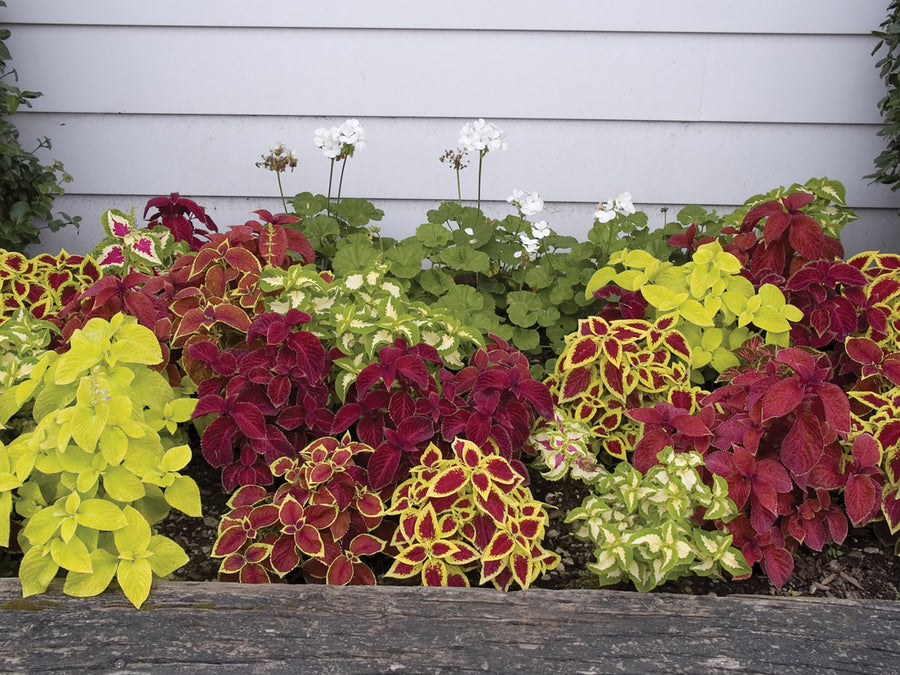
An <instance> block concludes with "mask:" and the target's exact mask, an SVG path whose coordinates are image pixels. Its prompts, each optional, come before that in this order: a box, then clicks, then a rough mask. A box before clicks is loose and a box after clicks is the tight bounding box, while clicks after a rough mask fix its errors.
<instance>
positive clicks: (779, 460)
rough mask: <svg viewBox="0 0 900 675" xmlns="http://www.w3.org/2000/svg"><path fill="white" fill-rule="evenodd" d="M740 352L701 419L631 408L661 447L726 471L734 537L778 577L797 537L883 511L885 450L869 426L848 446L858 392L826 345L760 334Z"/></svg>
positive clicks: (828, 537)
mask: <svg viewBox="0 0 900 675" xmlns="http://www.w3.org/2000/svg"><path fill="white" fill-rule="evenodd" d="M737 353H738V355H739V357H740V358H741V360H742V364H741V365H740V366H738V367H737V368H733V369H731V370H729V371H726V372H725V373H723V374H722V377H721V380H722V382H723V386H721V387H719V388H718V389H716V390H714V391H713V392H711V393H704V394H701V395H699V396H698V397H697V405H698V412H696V413H695V414H694V418H695V421H694V422H688V421H687V419H686V418H685V417H684V415H685V414H686V413H687V408H686V407H682V408H678V407H674V406H673V407H669V406H661V405H659V404H657V406H656V407H655V408H654V409H643V410H632V411H630V412H629V415H630V416H632V417H634V418H636V419H641V420H642V421H644V422H645V425H646V427H647V428H648V436H649V437H650V439H651V440H653V439H655V440H653V443H651V441H647V443H651V444H652V445H653V447H656V446H657V445H660V444H661V443H665V444H666V445H672V446H673V447H675V448H676V449H697V450H699V451H701V452H705V453H706V455H705V467H706V469H707V470H708V471H710V472H712V473H713V474H716V475H719V476H722V477H723V478H725V480H726V482H727V483H728V496H729V497H730V498H731V499H732V500H733V501H734V502H735V504H736V505H737V506H738V509H739V510H740V511H741V516H740V517H739V518H738V519H736V520H735V521H732V522H730V523H729V524H728V529H729V531H730V532H731V533H732V534H733V536H734V542H735V545H736V546H738V547H739V548H740V549H741V550H742V552H743V553H744V555H745V557H746V558H747V561H748V562H749V563H751V564H752V563H754V562H759V563H760V564H761V565H762V567H763V570H764V571H765V573H766V574H768V575H769V577H770V578H771V579H772V581H773V583H775V584H776V585H777V586H779V587H780V586H782V585H783V584H784V583H786V581H787V579H788V578H789V577H790V574H791V572H792V569H793V552H794V551H795V550H796V549H797V547H798V546H799V545H801V544H804V545H806V546H809V547H810V548H813V549H816V550H821V549H822V547H823V546H824V545H825V544H826V543H828V542H829V541H834V542H837V543H840V542H842V541H843V539H844V537H845V536H846V534H847V527H848V519H849V521H850V522H852V524H853V525H855V526H858V525H862V524H864V523H866V522H869V521H870V520H872V519H873V518H875V517H877V516H878V515H879V514H880V513H881V511H882V508H883V504H884V503H886V502H885V501H883V499H882V485H883V484H884V479H883V473H882V470H881V468H880V464H881V458H882V453H881V449H880V446H879V444H878V442H877V441H876V440H875V439H874V438H873V437H872V436H871V435H869V434H859V433H856V435H855V436H854V440H853V444H852V448H851V449H850V451H849V452H847V451H845V450H844V447H845V446H846V445H847V439H848V438H849V437H850V435H851V433H852V429H851V409H850V402H849V399H848V397H847V394H845V393H844V391H843V390H842V389H841V388H840V387H839V386H837V385H836V384H834V382H833V378H834V368H833V367H832V365H831V362H830V360H829V359H828V357H827V355H825V354H823V353H821V352H817V351H815V350H813V349H810V348H798V347H791V348H779V347H776V346H773V345H764V344H763V343H762V341H761V339H759V338H753V339H751V340H748V341H747V342H746V343H745V344H744V346H743V347H742V348H740V349H739V350H737ZM704 429H708V432H709V433H708V434H706V433H703V431H704ZM657 437H658V438H657ZM840 492H843V506H842V505H841V503H840V501H839V500H838V499H837V496H838V494H839V493H840Z"/></svg>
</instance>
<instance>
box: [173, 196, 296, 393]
mask: <svg viewBox="0 0 900 675" xmlns="http://www.w3.org/2000/svg"><path fill="white" fill-rule="evenodd" d="M255 213H256V214H257V215H258V216H259V217H260V220H261V221H262V222H259V221H255V220H249V221H247V222H246V223H244V224H243V225H239V226H236V227H232V228H231V229H229V231H228V232H227V233H224V234H223V233H215V234H212V235H210V241H209V242H207V243H206V244H204V245H203V246H202V247H201V248H200V249H199V250H198V251H196V252H194V253H189V254H187V255H183V256H181V257H180V258H179V259H178V260H177V262H176V263H175V264H174V265H173V267H172V271H171V278H172V281H173V284H174V286H175V288H176V289H177V290H176V293H175V296H174V297H173V299H172V303H171V309H172V312H173V314H174V317H173V323H172V337H171V348H173V349H176V348H182V349H183V350H184V351H185V352H186V355H183V358H182V363H183V366H184V369H185V370H186V371H187V373H188V374H189V375H191V377H192V378H193V379H194V381H195V382H198V383H199V382H200V381H201V380H202V379H204V377H206V376H208V374H209V373H207V372H204V371H203V369H202V368H201V367H199V366H197V365H196V364H194V363H193V361H192V357H191V356H190V351H189V350H187V349H186V347H188V346H189V345H191V344H194V343H196V342H203V341H212V342H217V343H218V344H220V345H221V346H222V347H226V348H227V347H230V346H233V345H237V344H241V343H242V342H244V340H245V336H246V333H247V331H248V329H249V327H250V323H251V321H252V318H253V317H254V316H255V315H256V314H259V313H261V312H264V311H265V306H264V302H263V299H262V291H261V289H260V287H259V278H260V273H261V271H262V269H263V268H264V267H265V266H272V267H282V266H283V267H290V266H291V265H292V264H294V263H295V262H298V261H299V262H304V263H309V262H312V259H313V251H312V248H311V247H310V245H309V242H308V241H307V240H306V238H305V237H304V236H303V235H302V234H300V233H299V232H297V231H296V230H293V229H290V228H289V227H287V226H288V225H291V224H292V223H294V222H295V221H296V218H295V217H293V216H286V215H284V214H274V215H273V214H271V213H269V212H268V211H265V210H259V211H256V212H255ZM295 256H296V257H295Z"/></svg>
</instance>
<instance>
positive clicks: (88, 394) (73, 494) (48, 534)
mask: <svg viewBox="0 0 900 675" xmlns="http://www.w3.org/2000/svg"><path fill="white" fill-rule="evenodd" d="M70 347H71V348H70V350H69V351H68V352H66V353H64V354H62V355H60V354H57V353H56V352H52V351H48V352H45V353H44V355H43V356H42V357H41V358H40V360H39V361H38V362H37V364H35V365H34V367H33V368H32V369H31V373H30V376H29V379H27V380H24V381H23V382H21V383H20V384H18V385H15V386H14V387H11V388H10V389H8V390H7V391H6V392H4V393H3V395H2V396H0V422H4V421H5V420H6V419H8V418H9V416H10V415H12V414H14V413H15V412H16V411H17V410H18V409H19V408H20V407H21V406H22V405H23V404H25V402H27V401H29V400H33V402H34V407H33V415H34V420H35V422H36V424H37V426H36V427H35V428H34V430H33V431H31V432H29V433H26V434H23V435H21V436H18V437H17V438H16V439H15V440H14V441H12V442H11V443H10V444H9V445H8V446H5V447H0V544H2V545H8V543H9V537H10V518H11V517H12V516H13V514H14V513H15V515H17V516H18V517H20V518H21V519H22V521H23V527H22V530H21V532H20V534H19V543H20V545H21V546H22V549H23V551H24V552H25V555H24V558H23V559H22V564H21V567H20V570H19V579H20V581H21V583H22V592H23V594H24V595H25V596H28V595H33V594H35V593H42V592H43V591H44V590H46V588H47V585H48V584H49V583H50V580H51V579H53V577H55V576H56V575H57V573H58V571H59V570H60V568H62V569H64V570H66V571H67V572H68V574H67V576H66V582H65V587H64V590H65V592H66V593H68V594H70V595H79V596H83V595H96V594H97V593H100V592H101V591H103V590H104V589H105V588H106V587H107V586H108V585H109V583H110V581H111V580H112V579H113V578H115V579H116V580H117V581H118V583H119V586H120V587H121V588H122V590H123V591H124V592H125V595H126V596H127V597H128V599H129V600H130V601H131V602H132V603H133V604H134V605H135V606H140V605H141V604H142V603H143V602H144V600H145V599H146V598H147V595H148V593H149V592H150V584H151V581H152V579H153V577H154V576H165V575H168V574H170V573H171V572H173V571H174V570H176V569H177V568H178V567H180V566H182V565H183V564H184V563H186V562H187V560H188V558H187V555H186V554H185V553H184V551H183V550H182V549H181V547H180V546H178V544H176V543H175V542H173V541H171V540H170V539H167V538H166V537H163V536H160V535H156V534H154V533H153V530H152V525H153V524H154V523H156V522H159V521H160V520H162V519H163V518H165V517H166V516H167V515H168V513H169V509H170V507H175V508H177V509H179V510H181V511H183V512H184V513H187V514H188V515H191V516H200V515H201V509H200V491H199V489H198V487H197V484H196V483H195V482H194V480H193V479H192V478H190V477H188V476H184V475H182V474H181V473H180V471H181V470H182V469H183V468H184V467H185V466H186V465H187V464H188V463H189V462H190V459H191V450H190V448H189V447H188V445H186V444H185V443H184V442H183V441H184V439H183V438H182V434H181V432H180V431H179V430H178V428H177V425H178V424H179V423H181V422H186V421H188V420H189V419H190V416H191V413H192V412H193V410H194V407H195V405H196V400H194V399H189V398H185V397H180V398H179V397H176V392H175V391H174V390H173V389H172V387H171V386H170V385H169V383H168V381H167V380H166V379H165V378H164V377H163V376H162V375H161V374H160V373H158V372H157V371H156V370H154V369H153V368H152V367H151V366H153V365H156V364H158V363H159V362H160V361H161V360H162V353H161V350H160V346H159V342H158V341H157V339H156V337H155V336H154V335H153V332H152V331H150V330H149V329H147V328H144V327H143V326H140V325H138V324H137V322H136V321H135V319H134V318H132V317H125V316H124V315H122V314H117V315H115V316H114V317H112V319H111V320H110V321H104V320H102V319H97V318H95V319H91V320H90V321H88V323H87V324H86V325H85V326H84V328H83V329H81V330H77V331H75V332H74V333H73V334H72V337H71V339H70Z"/></svg>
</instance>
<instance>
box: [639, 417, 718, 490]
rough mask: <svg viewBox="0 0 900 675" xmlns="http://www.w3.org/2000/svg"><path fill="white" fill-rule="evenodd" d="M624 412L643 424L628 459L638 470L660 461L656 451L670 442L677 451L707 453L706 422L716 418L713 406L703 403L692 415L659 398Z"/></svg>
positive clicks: (708, 441) (658, 451) (709, 434)
mask: <svg viewBox="0 0 900 675" xmlns="http://www.w3.org/2000/svg"><path fill="white" fill-rule="evenodd" d="M626 414H627V415H628V416H629V417H630V418H631V419H633V420H637V421H638V422H643V424H644V429H643V433H642V434H641V437H640V440H639V441H638V442H637V445H635V448H634V457H633V458H632V462H631V463H632V464H633V465H634V468H636V469H637V470H638V471H640V472H641V473H646V472H647V470H648V469H649V468H650V467H652V466H654V465H656V464H658V463H659V460H658V459H657V455H658V454H659V453H660V451H661V450H662V449H663V448H665V447H668V446H671V447H672V448H674V449H675V451H676V452H688V451H691V450H694V451H696V452H699V453H700V454H701V455H704V454H706V451H707V449H708V448H709V443H710V439H711V438H712V432H711V431H710V430H709V425H711V424H712V423H713V421H714V418H715V411H714V409H713V407H712V406H706V407H704V408H702V409H701V410H700V411H698V413H697V415H692V414H691V412H690V410H688V409H686V408H683V407H680V406H677V405H674V404H672V403H669V402H667V401H660V402H659V403H656V404H655V405H654V406H653V407H652V408H634V409H632V410H629V411H628V412H627V413H626Z"/></svg>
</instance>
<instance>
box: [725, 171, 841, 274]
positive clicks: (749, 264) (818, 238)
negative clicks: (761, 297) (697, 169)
mask: <svg viewBox="0 0 900 675" xmlns="http://www.w3.org/2000/svg"><path fill="white" fill-rule="evenodd" d="M845 195H846V191H845V189H844V186H843V185H841V184H840V183H839V182H837V181H832V180H829V179H827V178H821V179H810V180H809V181H807V182H806V183H805V184H803V185H799V184H794V185H792V186H790V188H776V189H775V190H773V191H772V192H770V193H769V194H767V195H758V196H756V197H752V198H751V199H749V200H748V201H747V203H746V205H745V207H744V208H743V209H739V210H737V211H735V213H734V214H732V215H731V216H730V217H727V218H726V219H725V222H726V227H724V228H722V230H721V234H723V235H733V236H731V240H730V241H729V242H728V243H727V244H725V245H724V248H725V250H727V251H728V252H730V253H732V254H734V255H735V256H737V257H738V258H739V259H740V260H741V263H742V264H743V265H744V267H745V272H744V274H745V275H747V276H748V278H749V279H750V280H751V281H752V282H753V284H754V285H755V286H759V285H761V284H763V283H775V284H777V285H781V284H780V283H779V279H787V278H788V277H790V276H791V274H792V273H793V272H794V271H796V270H797V269H798V268H799V267H802V266H803V265H804V264H805V263H806V262H809V261H815V260H820V259H822V260H833V259H835V258H840V257H842V256H843V247H842V246H841V244H840V240H839V236H840V231H841V229H842V228H843V226H844V225H846V224H847V223H848V222H851V221H852V220H855V219H856V215H855V214H854V213H853V212H852V211H851V210H850V209H848V208H846V201H845Z"/></svg>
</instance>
